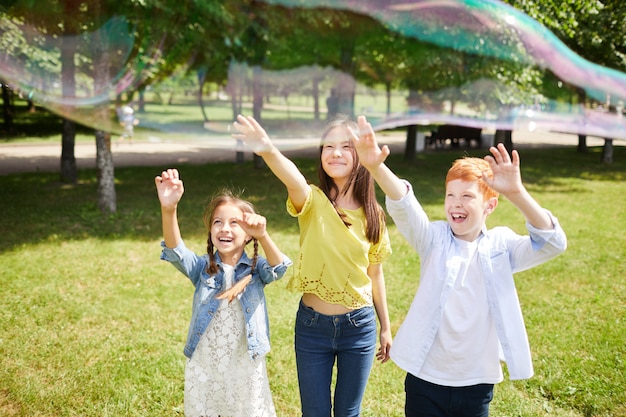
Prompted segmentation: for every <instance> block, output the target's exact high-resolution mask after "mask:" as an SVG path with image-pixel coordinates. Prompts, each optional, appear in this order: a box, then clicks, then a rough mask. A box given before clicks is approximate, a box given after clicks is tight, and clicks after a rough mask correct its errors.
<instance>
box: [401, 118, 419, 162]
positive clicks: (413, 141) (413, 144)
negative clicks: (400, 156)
mask: <svg viewBox="0 0 626 417" xmlns="http://www.w3.org/2000/svg"><path fill="white" fill-rule="evenodd" d="M416 148H417V125H409V126H408V127H407V130H406V147H405V148H404V159H405V160H407V161H412V160H413V159H415V153H416Z"/></svg>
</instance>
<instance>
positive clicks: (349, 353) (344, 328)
mask: <svg viewBox="0 0 626 417" xmlns="http://www.w3.org/2000/svg"><path fill="white" fill-rule="evenodd" d="M295 327H296V331H295V347H296V364H297V367H298V383H299V386H300V401H301V402H302V416H303V417H330V415H331V408H332V406H331V398H330V397H331V393H330V386H331V380H332V374H333V367H334V364H335V359H336V360H337V380H336V386H335V395H334V404H335V406H334V416H335V417H358V416H359V415H360V412H361V400H362V398H363V394H364V393H365V385H366V384H367V379H368V377H369V374H370V370H371V369H372V363H373V361H374V353H375V350H376V333H377V331H376V316H375V315H374V309H373V308H372V307H363V308H361V309H358V310H355V311H352V312H351V313H349V314H341V315H336V316H327V315H324V314H320V313H318V312H316V311H315V310H313V309H312V308H310V307H307V306H305V305H304V304H303V303H302V301H300V307H299V309H298V313H297V315H296V326H295Z"/></svg>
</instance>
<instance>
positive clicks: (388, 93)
mask: <svg viewBox="0 0 626 417" xmlns="http://www.w3.org/2000/svg"><path fill="white" fill-rule="evenodd" d="M385 92H386V95H387V116H389V115H390V114H391V82H389V81H386V82H385Z"/></svg>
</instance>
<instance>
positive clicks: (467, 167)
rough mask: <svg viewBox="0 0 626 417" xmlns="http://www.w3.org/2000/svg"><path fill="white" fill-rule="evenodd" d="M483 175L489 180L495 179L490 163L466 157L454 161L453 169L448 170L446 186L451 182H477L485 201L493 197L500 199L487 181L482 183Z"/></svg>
mask: <svg viewBox="0 0 626 417" xmlns="http://www.w3.org/2000/svg"><path fill="white" fill-rule="evenodd" d="M483 175H487V176H488V177H489V178H493V173H492V172H491V167H490V166H489V163H488V162H487V161H485V160H484V159H482V158H473V157H465V158H460V159H457V160H456V161H454V163H453V164H452V167H450V169H449V170H448V175H446V185H448V183H449V182H450V181H454V180H461V181H467V182H472V181H477V182H478V189H479V190H480V192H481V193H482V195H483V198H484V199H485V200H489V199H490V198H492V197H496V198H497V197H498V193H497V192H496V191H494V190H493V189H491V187H489V186H488V185H487V183H486V182H485V181H482V178H483Z"/></svg>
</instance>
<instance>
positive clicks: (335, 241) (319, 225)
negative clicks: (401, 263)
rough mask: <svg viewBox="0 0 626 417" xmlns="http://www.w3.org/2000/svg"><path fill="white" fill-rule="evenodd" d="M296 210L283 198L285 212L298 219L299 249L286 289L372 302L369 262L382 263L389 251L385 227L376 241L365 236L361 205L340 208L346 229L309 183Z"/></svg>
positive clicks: (336, 300)
mask: <svg viewBox="0 0 626 417" xmlns="http://www.w3.org/2000/svg"><path fill="white" fill-rule="evenodd" d="M311 189H312V192H311V193H310V194H309V196H308V198H307V200H306V202H305V203H304V206H303V207H302V210H301V211H300V212H299V213H298V212H297V211H296V209H295V207H294V206H293V203H292V202H291V200H289V199H287V211H288V212H289V214H290V215H292V216H294V217H297V218H298V224H299V226H300V253H299V255H298V258H297V259H296V262H295V264H296V265H295V268H294V269H293V277H292V278H291V280H290V281H289V283H288V285H287V288H288V289H290V290H291V291H295V292H303V293H305V292H307V293H313V294H315V295H317V296H318V297H319V298H321V299H322V300H324V301H326V302H328V303H332V304H341V305H343V306H345V307H348V308H352V309H357V308H361V307H364V306H368V305H370V306H371V305H372V304H373V299H372V281H371V279H370V277H369V276H368V275H367V267H368V265H369V264H380V263H382V262H383V261H384V260H385V259H386V258H387V256H389V255H390V254H391V244H390V242H389V235H388V233H387V229H386V228H385V229H384V230H382V231H381V239H380V241H379V242H378V243H377V244H372V243H371V242H370V241H368V240H367V237H366V234H365V213H364V212H363V208H359V209H356V210H347V209H342V210H343V212H344V213H345V214H346V216H347V218H348V221H349V222H350V223H351V224H352V226H350V228H348V227H346V225H345V224H344V223H343V221H342V220H341V218H340V217H339V215H338V214H337V212H336V211H335V208H334V207H333V205H332V203H331V202H330V200H328V198H327V197H326V195H325V194H324V192H323V191H322V190H321V189H320V188H319V187H316V186H315V185H311Z"/></svg>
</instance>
